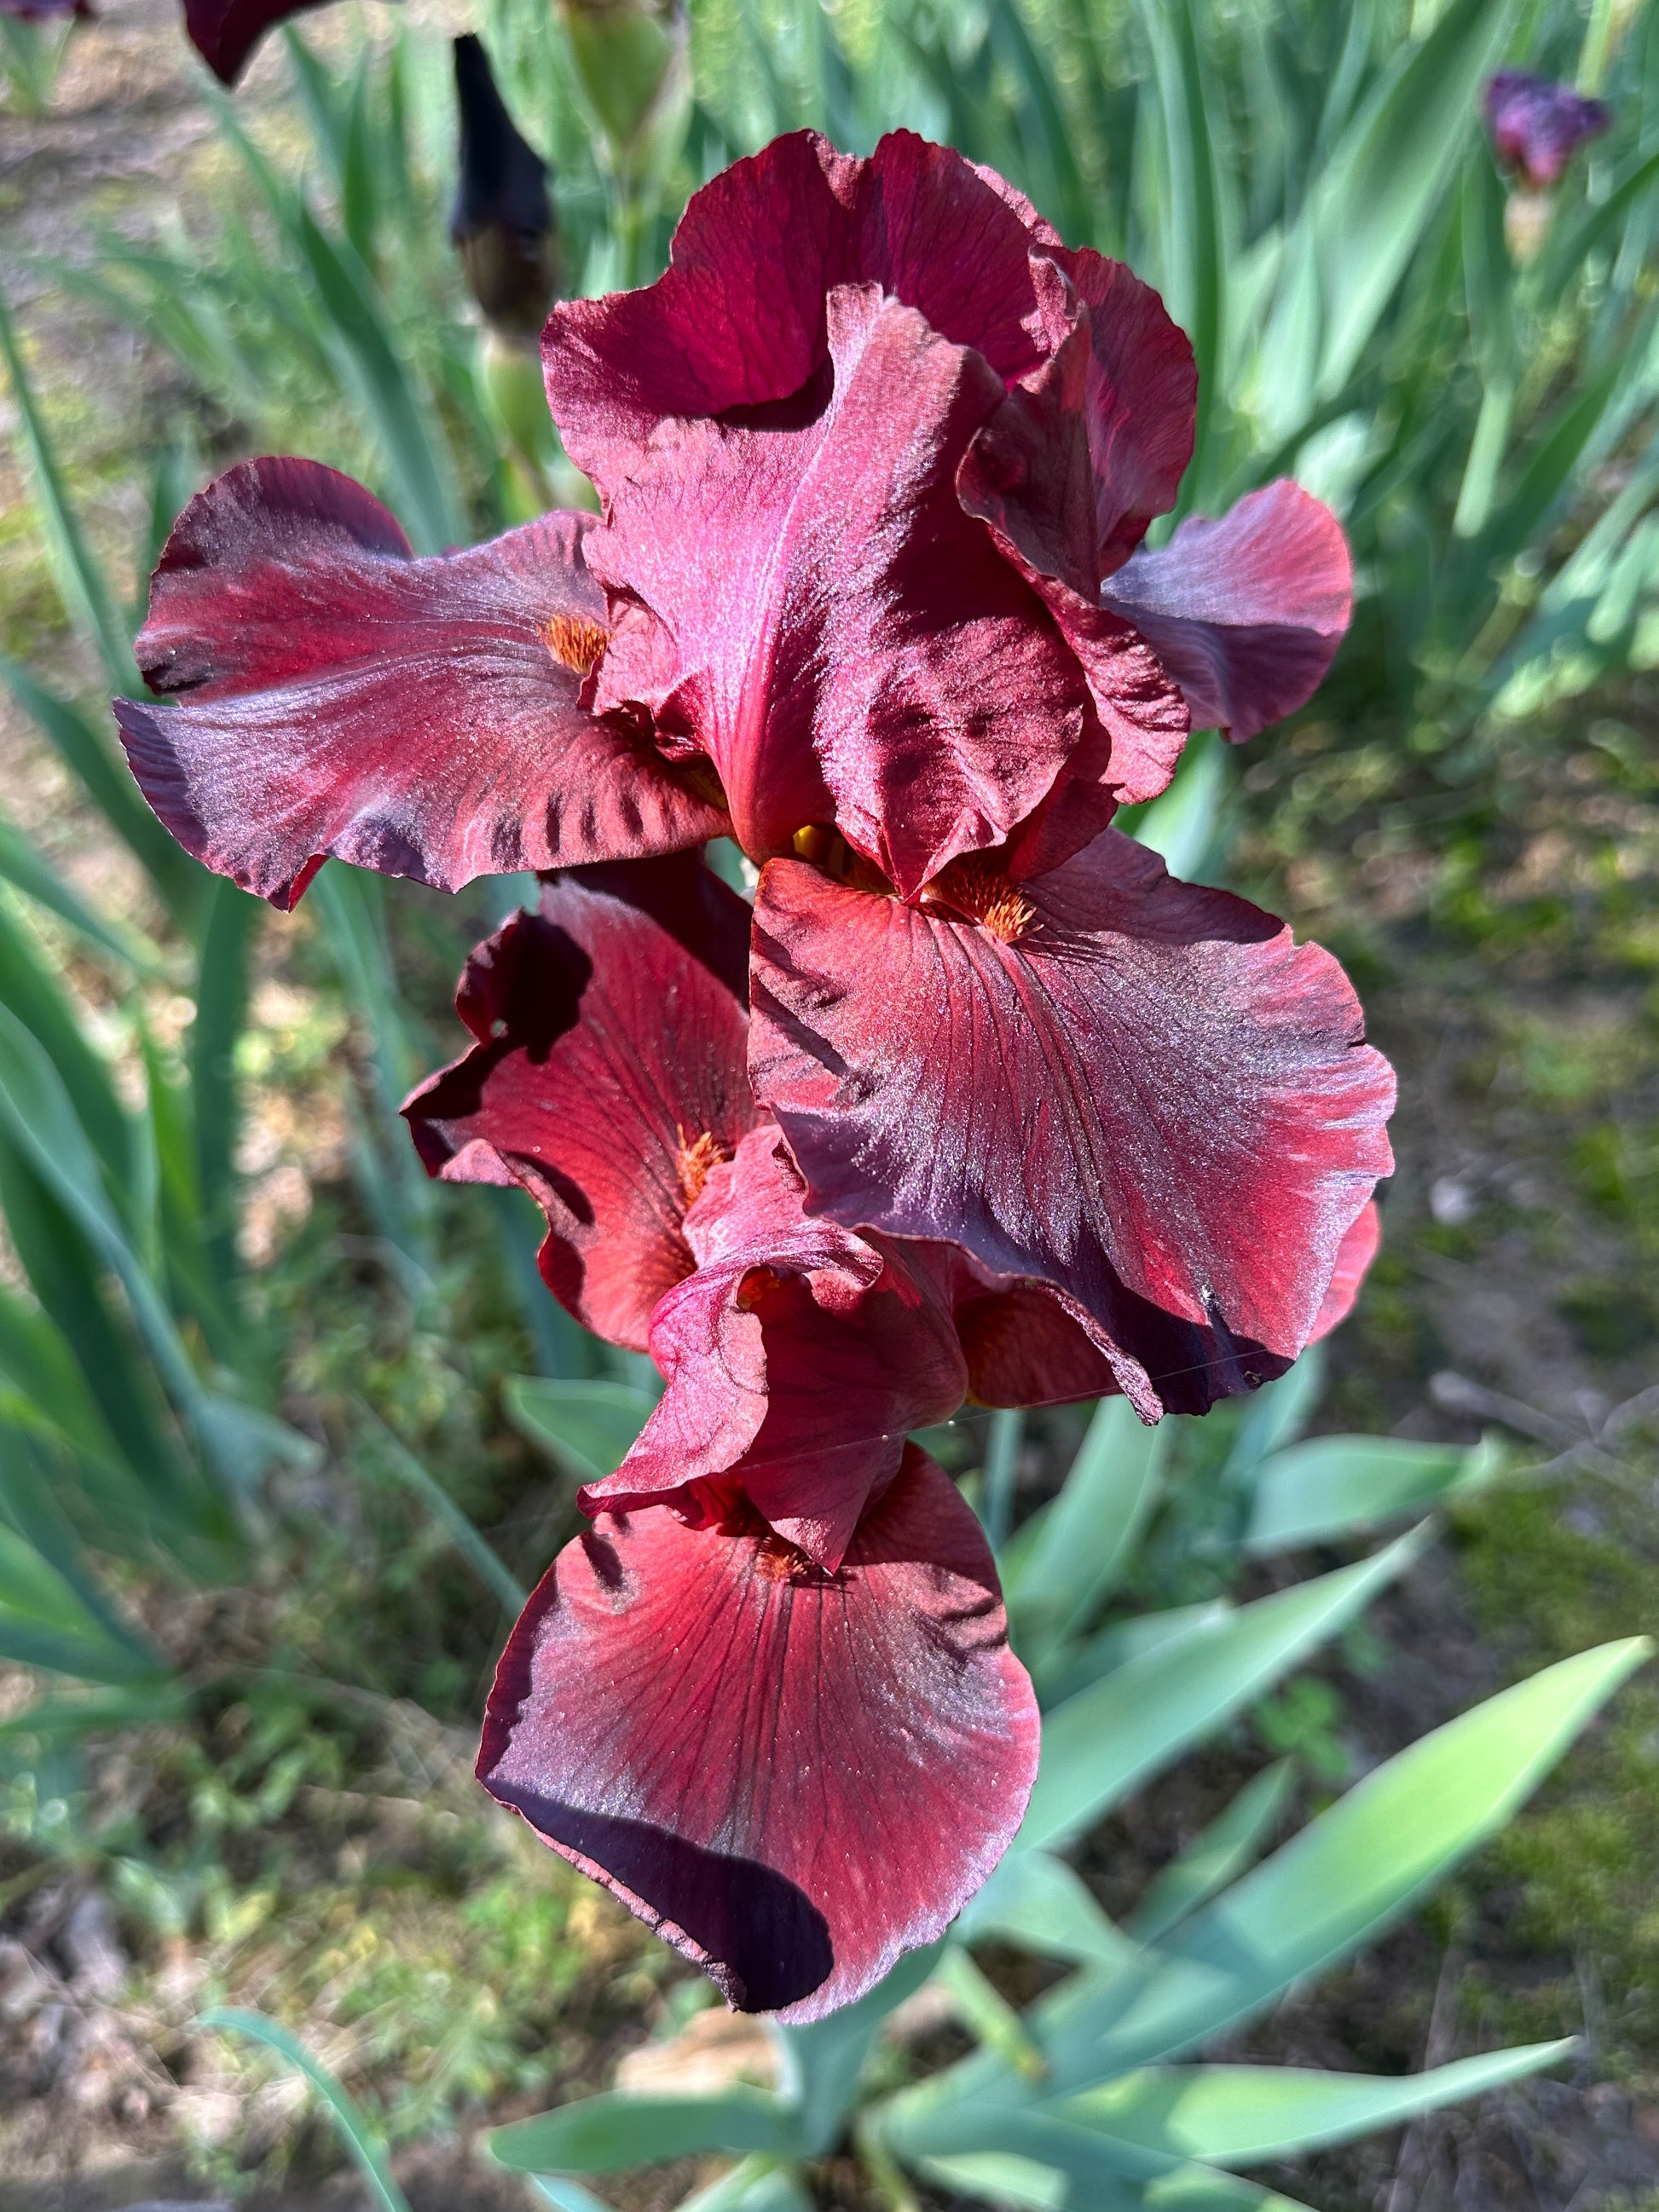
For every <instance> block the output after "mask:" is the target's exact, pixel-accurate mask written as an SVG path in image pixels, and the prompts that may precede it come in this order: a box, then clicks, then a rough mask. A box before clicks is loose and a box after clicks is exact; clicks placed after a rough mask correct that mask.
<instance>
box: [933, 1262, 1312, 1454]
mask: <svg viewBox="0 0 1659 2212" xmlns="http://www.w3.org/2000/svg"><path fill="white" fill-rule="evenodd" d="M1350 1233H1351V1234H1352V1232H1350ZM890 1249H895V1250H897V1251H899V1252H902V1254H903V1255H904V1258H905V1261H906V1264H907V1266H908V1267H909V1268H910V1269H911V1271H912V1272H913V1273H916V1274H919V1275H922V1276H924V1277H925V1278H926V1279H927V1280H928V1281H929V1282H930V1283H931V1284H932V1285H933V1289H934V1292H935V1295H936V1296H938V1297H940V1298H942V1299H943V1300H944V1301H945V1303H946V1304H948V1305H949V1306H950V1307H951V1318H952V1320H953V1321H954V1322H955V1325H956V1330H957V1341H958V1343H959V1344H960V1346H961V1349H962V1355H963V1359H964V1360H965V1361H966V1362H967V1366H968V1395H969V1397H970V1398H971V1399H972V1400H973V1401H975V1403H976V1404H978V1405H981V1406H1063V1405H1067V1404H1070V1403H1072V1402H1073V1401H1075V1400H1077V1399H1079V1398H1103V1397H1109V1396H1111V1395H1114V1394H1115V1393H1118V1392H1121V1394H1122V1395H1124V1396H1125V1397H1127V1399H1128V1401H1129V1402H1130V1404H1131V1405H1132V1406H1133V1407H1134V1409H1135V1411H1136V1413H1139V1416H1140V1418H1141V1419H1142V1420H1143V1421H1148V1422H1151V1421H1156V1420H1158V1419H1161V1418H1162V1416H1163V1415H1164V1414H1165V1413H1207V1412H1208V1411H1209V1409H1210V1407H1212V1406H1213V1405H1214V1404H1215V1403H1216V1401H1218V1399H1221V1398H1228V1397H1232V1396H1234V1395H1237V1393H1238V1392H1240V1391H1242V1390H1254V1389H1257V1388H1258V1386H1259V1385H1260V1384H1261V1383H1269V1382H1271V1381H1272V1380H1273V1377H1274V1376H1277V1375H1282V1374H1283V1373H1284V1371H1285V1368H1287V1367H1288V1366H1289V1365H1290V1361H1289V1360H1288V1359H1287V1358H1285V1357H1284V1356H1283V1355H1282V1354H1280V1353H1278V1352H1268V1351H1267V1350H1265V1349H1264V1348H1263V1347H1262V1346H1261V1345H1258V1344H1252V1343H1249V1342H1248V1341H1246V1340H1243V1339H1241V1338H1238V1337H1236V1336H1234V1335H1232V1334H1231V1332H1229V1331H1228V1330H1226V1329H1225V1328H1221V1329H1215V1328H1207V1327H1205V1328H1200V1327H1199V1326H1198V1325H1197V1324H1196V1323H1194V1322H1189V1321H1183V1320H1182V1319H1181V1317H1180V1316H1178V1315H1176V1314H1172V1313H1166V1312H1164V1310H1162V1309H1161V1308H1160V1307H1158V1306H1155V1305H1153V1304H1151V1303H1150V1302H1149V1301H1148V1300H1147V1299H1146V1298H1140V1297H1135V1296H1134V1295H1133V1293H1132V1292H1131V1291H1128V1290H1127V1289H1125V1287H1124V1286H1123V1285H1122V1284H1121V1282H1115V1281H1114V1282H1111V1283H1110V1284H1109V1285H1108V1286H1107V1288H1106V1290H1105V1291H1104V1293H1103V1310H1106V1311H1108V1312H1109V1316H1110V1319H1109V1325H1108V1326H1105V1327H1103V1326H1102V1324H1101V1322H1100V1321H1099V1320H1097V1318H1096V1317H1095V1316H1093V1315H1091V1314H1090V1313H1087V1312H1085V1310H1084V1309H1083V1307H1082V1306H1080V1305H1079V1304H1078V1302H1077V1301H1076V1299H1074V1298H1072V1297H1067V1296H1066V1293H1065V1292H1064V1291H1059V1290H1056V1289H1054V1286H1053V1285H1051V1284H1048V1283H1041V1282H1032V1281H1021V1280H1019V1279H1017V1278H1013V1277H1010V1276H1007V1275H1005V1274H999V1273H996V1272H995V1271H994V1270H993V1269H991V1268H988V1267H982V1266H980V1265H978V1264H976V1263H975V1261H973V1260H971V1259H970V1258H969V1255H967V1254H966V1253H965V1252H963V1251H961V1250H960V1249H957V1247H955V1246H951V1245H944V1244H928V1243H921V1242H920V1241H917V1240H908V1239H907V1240H902V1241H901V1240H894V1242H893V1244H892V1246H891V1247H890ZM1344 1249H1345V1250H1346V1246H1345V1248H1344Z"/></svg>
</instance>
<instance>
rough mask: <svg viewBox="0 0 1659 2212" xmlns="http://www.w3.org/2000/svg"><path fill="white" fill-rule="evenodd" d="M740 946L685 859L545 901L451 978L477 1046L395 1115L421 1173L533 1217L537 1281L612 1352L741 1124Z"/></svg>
mask: <svg viewBox="0 0 1659 2212" xmlns="http://www.w3.org/2000/svg"><path fill="white" fill-rule="evenodd" d="M748 940H749V909H748V908H747V906H746V905H745V904H744V902H743V900H741V899H740V898H739V897H738V896H737V894H736V893H735V892H734V891H732V890H728V889H727V888H726V885H725V884H723V883H721V882H720V879H719V878H718V877H717V876H715V875H714V873H713V872H712V871H711V870H710V869H708V868H707V867H705V866H703V865H702V860H701V859H700V858H699V857H698V856H697V855H696V854H684V855H678V856H676V857H674V858H672V859H670V860H655V861H648V862H641V863H639V864H637V865H635V866H629V867H617V868H610V869H604V868H597V869H592V870H584V871H582V872H580V874H577V875H573V876H565V877H562V878H559V880H558V881H556V882H555V883H550V884H544V886H543V889H542V893H541V902H540V906H539V908H538V911H537V912H536V913H535V914H533V915H528V914H526V915H514V916H513V919H512V920H511V921H509V922H508V923H507V926H506V927H505V928H503V929H501V931H499V932H498V933H496V935H495V936H494V937H492V938H490V939H489V940H488V941H487V942H486V943H485V944H483V945H480V946H479V947H478V949H477V951H476V952H475V953H474V954H473V955H472V957H471V960H470V961H469V962H468V963H467V968H466V973H465V975H464V976H463V978H462V980H461V987H460V991H459V995H458V998H457V1000H456V1004H457V1006H458V1008H459V1012H460V1015H461V1018H462V1019H463V1021H465V1024H466V1025H467V1027H468V1028H469V1029H470V1030H471V1032H472V1034H473V1036H475V1037H476V1038H477V1044H476V1045H475V1046H474V1048H473V1049H472V1050H471V1052H469V1053H468V1054H466V1055H465V1058H464V1059H461V1060H457V1061H456V1062H455V1064H454V1066H452V1067H448V1068H446V1069H445V1070H444V1071H443V1072H442V1073H441V1074H439V1075H435V1076H434V1077H432V1078H431V1079H430V1080H429V1081H428V1082H426V1083H424V1084H422V1085H421V1087H420V1089H419V1090H418V1091H416V1092H415V1093H414V1095H413V1097H411V1098H410V1100H409V1101H408V1103H406V1105H405V1106H404V1109H403V1110H404V1116H405V1118H406V1119H407V1120H408V1121H409V1124H410V1131H411V1133H412V1134H413V1136H414V1139H415V1142H416V1146H417V1147H418V1148H419V1151H420V1153H421V1157H422V1159H423V1160H424V1161H425V1163H426V1165H427V1168H428V1170H429V1172H431V1173H432V1174H434V1175H437V1176H442V1177H443V1178H444V1179H445V1180H446V1181H447V1182H507V1181H511V1182H519V1183H521V1184H522V1185H523V1186H524V1187H525V1188H526V1189H527V1190H529V1191H530V1192H531V1194H532V1195H533V1196H534V1197H535V1198H536V1199H537V1200H538V1201H539V1203H540V1204H541V1206H542V1207H543V1209H544V1212H546V1215H547V1218H548V1235H547V1241H546V1243H545V1244H544V1246H543V1248H542V1261H541V1264H542V1272H543V1273H544V1276H545V1277H546V1279H547V1281H548V1283H549V1285H550V1287H551V1288H552V1290H553V1291H555V1292H556V1295H557V1296H558V1297H559V1298H560V1299H561V1301H562V1303H563V1304H565V1305H566V1306H567V1307H568V1309H569V1310H570V1311H571V1312H572V1313H573V1314H574V1316H575V1317H576V1319H577V1320H578V1321H580V1322H582V1323H583V1324H584V1326H585V1327H586V1328H591V1329H593V1330H595V1331H597V1333H598V1334H599V1335H601V1336H604V1337H606V1338H608V1339H609V1340H611V1343H613V1344H623V1345H628V1346H631V1347H633V1348H634V1349H635V1350H636V1351H641V1352H642V1351H644V1350H645V1348H646V1346H647V1341H648V1340H649V1334H650V1326H651V1313H652V1310H653V1307H654V1306H655V1304H656V1303H657V1301H658V1299H659V1297H661V1296H662V1295H663V1293H664V1292H665V1291H667V1290H669V1289H670V1288H671V1286H672V1285H674V1284H675V1283H677V1282H678V1281H679V1280H680V1279H682V1277H684V1276H686V1275H689V1274H690V1273H691V1271H692V1268H693V1267H694V1266H695V1264H696V1262H695V1261H694V1259H693V1256H692V1253H691V1249H690V1246H689V1245H688V1243H686V1240H685V1237H684V1233H683V1231H682V1226H681V1225H682V1223H683V1221H684V1218H685V1215H686V1212H687V1209H688V1208H689V1207H690V1206H691V1204H692V1202H693V1200H695V1199H696V1197H697V1195H698V1194H699V1192H700V1191H701V1190H702V1187H703V1184H704V1182H705V1181H706V1179H707V1178H708V1174H709V1172H710V1170H711V1168H712V1167H713V1166H714V1164H717V1163H718V1162H720V1161H721V1160H726V1159H730V1158H732V1154H733V1153H734V1152H736V1151H737V1149H738V1145H739V1143H740V1141H741V1139H743V1138H744V1135H745V1134H746V1133H748V1132H749V1131H750V1129H752V1128H753V1127H755V1125H756V1121H757V1110H756V1108H755V1106H754V1103H753V1101H752V1099H751V1097H750V1090H749V1083H748V1078H747V1074H746V1072H745V1068H744V1051H745V1044H746V1033H747V1029H748V1018H747V1014H746V1012H745V1009H744V970H745V966H746V961H747V954H748ZM797 1211H799V1206H797Z"/></svg>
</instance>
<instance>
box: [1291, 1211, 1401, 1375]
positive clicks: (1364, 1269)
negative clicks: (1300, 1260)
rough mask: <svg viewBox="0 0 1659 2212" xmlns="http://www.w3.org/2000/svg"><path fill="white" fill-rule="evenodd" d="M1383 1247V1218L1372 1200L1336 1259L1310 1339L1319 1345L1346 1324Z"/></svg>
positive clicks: (1345, 1239) (1344, 1239) (1345, 1240)
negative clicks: (1319, 1341) (1320, 1341)
mask: <svg viewBox="0 0 1659 2212" xmlns="http://www.w3.org/2000/svg"><path fill="white" fill-rule="evenodd" d="M1382 1243H1383V1216H1382V1212H1381V1211H1380V1210H1379V1208H1378V1206H1377V1203H1376V1200H1375V1199H1373V1200H1371V1202H1370V1205H1369V1206H1366V1207H1365V1209H1364V1212H1362V1213H1361V1214H1360V1215H1359V1217H1358V1219H1357V1220H1356V1221H1355V1223H1354V1225H1353V1227H1352V1229H1351V1230H1350V1231H1348V1233H1347V1235H1346V1237H1344V1238H1343V1239H1342V1246H1341V1249H1340V1251H1339V1252H1338V1254H1337V1255H1336V1267H1335V1270H1334V1273H1333V1274H1332V1276H1331V1279H1330V1283H1329V1285H1328V1287H1327V1289H1326V1291H1325V1297H1324V1300H1323V1302H1322V1304H1321V1306H1320V1309H1319V1318H1318V1320H1317V1321H1316V1322H1315V1323H1314V1325H1313V1328H1312V1331H1311V1332H1310V1336H1309V1342H1310V1344H1316V1343H1317V1342H1318V1340H1319V1339H1320V1338H1321V1337H1322V1336H1328V1335H1329V1334H1330V1333H1331V1331H1332V1330H1333V1329H1334V1328H1336V1327H1337V1325H1338V1323H1339V1322H1345V1321H1346V1319H1347V1318H1348V1316H1349V1315H1350V1314H1351V1313H1352V1311H1353V1309H1354V1301H1355V1300H1356V1299H1357V1298H1358V1296H1359V1292H1360V1288H1361V1285H1363V1284H1364V1280H1365V1277H1366V1275H1367V1274H1368V1273H1370V1264H1371V1261H1373V1260H1374V1259H1376V1255H1377V1253H1378V1251H1379V1250H1380V1249H1382Z"/></svg>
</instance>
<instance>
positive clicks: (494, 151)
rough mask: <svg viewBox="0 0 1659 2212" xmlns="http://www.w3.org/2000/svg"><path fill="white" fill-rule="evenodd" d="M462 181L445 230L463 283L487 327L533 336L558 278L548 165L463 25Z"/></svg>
mask: <svg viewBox="0 0 1659 2212" xmlns="http://www.w3.org/2000/svg"><path fill="white" fill-rule="evenodd" d="M455 91H456V95H457V98H458V100H459V106H460V118H461V160H460V169H461V180H460V184H459V187H458V189H457V191H456V194H455V205H454V209H453V212H452V214H451V216H450V218H449V234H450V237H451V238H452V239H453V241H454V243H455V246H456V248H457V250H458V251H459V254H460V257H461V266H462V268H463V269H464V270H465V272H466V281H467V286H468V289H470V290H471V294H472V296H473V298H474V299H475V300H476V301H477V303H478V305H479V307H481V308H482V309H483V314H484V319H485V320H486V321H487V322H488V323H489V325H490V327H491V329H492V330H493V331H499V332H500V333H501V335H502V336H504V337H519V338H534V337H537V336H538V334H539V333H540V331H541V326H542V324H543V322H544V320H545V319H546V316H547V311H548V308H549V307H550V306H551V305H552V301H553V294H554V289H555V287H556V283H557V281H558V238H557V233H556V227H555V224H554V219H553V204H552V202H551V201H550V199H549V197H548V192H547V164H546V162H545V161H543V159H542V157H541V155H539V154H538V153H537V152H536V150H535V149H534V148H533V147H532V146H531V145H529V144H527V143H526V141H525V139H524V138H523V137H521V136H520V132H519V130H518V128H517V126H516V125H514V123H513V118H512V117H511V116H510V115H509V114H508V113H507V105H506V102H505V101H504V100H502V98H501V94H500V93H499V92H498V91H497V89H496V87H495V77H494V76H493V75H492V74H491V71H490V67H489V55H488V54H487V53H486V52H484V49H483V43H482V41H481V40H478V39H477V38H475V37H473V36H472V34H471V33H470V32H469V33H467V34H466V35H465V37H464V38H459V39H457V40H456V41H455Z"/></svg>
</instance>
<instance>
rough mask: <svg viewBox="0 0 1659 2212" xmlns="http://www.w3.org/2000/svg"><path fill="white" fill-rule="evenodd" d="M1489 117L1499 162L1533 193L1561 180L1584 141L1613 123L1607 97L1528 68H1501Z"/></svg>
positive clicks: (1490, 91)
mask: <svg viewBox="0 0 1659 2212" xmlns="http://www.w3.org/2000/svg"><path fill="white" fill-rule="evenodd" d="M1612 121H1613V111H1612V109H1611V108H1609V107H1608V106H1607V105H1606V103H1605V102H1604V101H1602V100H1586V99H1585V98H1584V96H1583V94H1582V93H1577V92H1575V91H1574V90H1573V89H1572V87H1571V85H1566V84H1550V83H1548V82H1546V80H1545V79H1544V78H1542V77H1541V76H1531V75H1529V74H1528V71H1527V70H1499V71H1498V74H1497V76H1495V77H1493V78H1492V82H1491V83H1490V84H1488V86H1487V87H1486V128H1487V129H1488V130H1489V131H1491V132H1492V150H1493V152H1494V153H1495V154H1496V155H1497V156H1498V161H1499V162H1500V163H1501V164H1502V166H1503V167H1504V168H1506V169H1509V170H1511V171H1513V172H1514V173H1516V175H1517V176H1519V177H1520V178H1521V179H1522V181H1523V182H1524V183H1525V184H1527V185H1530V186H1531V188H1532V189H1533V191H1544V190H1546V189H1547V187H1548V186H1550V185H1553V184H1556V183H1558V182H1559V179H1560V177H1561V174H1562V172H1563V171H1564V170H1565V167H1566V166H1567V164H1568V162H1569V161H1571V159H1572V157H1573V155H1575V154H1576V153H1577V150H1578V149H1579V147H1580V146H1582V145H1583V143H1584V142H1585V140H1586V139H1589V138H1597V137H1600V136H1601V133H1602V131H1605V130H1607V127H1608V125H1610V124H1611V123H1612Z"/></svg>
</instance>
